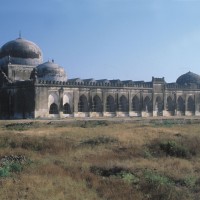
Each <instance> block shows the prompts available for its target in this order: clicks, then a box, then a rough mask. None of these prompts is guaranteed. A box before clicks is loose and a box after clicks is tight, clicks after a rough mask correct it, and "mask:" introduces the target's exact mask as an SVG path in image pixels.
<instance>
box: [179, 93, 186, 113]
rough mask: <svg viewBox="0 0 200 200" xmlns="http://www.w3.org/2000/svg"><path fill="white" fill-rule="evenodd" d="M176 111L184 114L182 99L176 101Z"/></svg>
mask: <svg viewBox="0 0 200 200" xmlns="http://www.w3.org/2000/svg"><path fill="white" fill-rule="evenodd" d="M177 110H178V111H180V112H182V113H183V114H184V113H185V101H184V100H183V98H182V97H179V98H178V101H177Z"/></svg>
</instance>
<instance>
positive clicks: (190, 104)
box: [187, 96, 195, 112]
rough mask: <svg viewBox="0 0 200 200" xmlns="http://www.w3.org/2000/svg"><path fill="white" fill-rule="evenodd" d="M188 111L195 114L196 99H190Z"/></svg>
mask: <svg viewBox="0 0 200 200" xmlns="http://www.w3.org/2000/svg"><path fill="white" fill-rule="evenodd" d="M187 110H188V111H191V112H195V103H194V99H193V98H192V97H191V96H190V97H189V98H188V102H187Z"/></svg>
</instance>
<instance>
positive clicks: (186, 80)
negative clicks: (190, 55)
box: [176, 72, 200, 85]
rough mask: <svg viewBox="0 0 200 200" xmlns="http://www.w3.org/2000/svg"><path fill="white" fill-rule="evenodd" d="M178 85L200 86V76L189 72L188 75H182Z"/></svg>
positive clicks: (177, 81)
mask: <svg viewBox="0 0 200 200" xmlns="http://www.w3.org/2000/svg"><path fill="white" fill-rule="evenodd" d="M176 83H178V84H180V85H188V84H200V76H199V75H198V74H195V73H192V72H188V73H186V74H183V75H181V76H180V77H179V78H178V79H177V80H176Z"/></svg>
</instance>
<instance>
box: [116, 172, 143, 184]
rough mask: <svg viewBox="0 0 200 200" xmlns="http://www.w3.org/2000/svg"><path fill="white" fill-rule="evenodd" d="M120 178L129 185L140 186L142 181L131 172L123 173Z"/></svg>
mask: <svg viewBox="0 0 200 200" xmlns="http://www.w3.org/2000/svg"><path fill="white" fill-rule="evenodd" d="M120 177H121V178H122V179H123V180H124V181H125V182H128V183H133V184H138V183H139V181H140V179H139V178H138V177H137V176H135V175H134V174H133V173H131V172H126V171H122V172H121V173H120Z"/></svg>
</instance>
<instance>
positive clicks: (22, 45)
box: [0, 38, 42, 65]
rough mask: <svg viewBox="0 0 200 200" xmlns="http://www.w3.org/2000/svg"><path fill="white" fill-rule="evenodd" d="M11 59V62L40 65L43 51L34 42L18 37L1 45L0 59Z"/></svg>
mask: <svg viewBox="0 0 200 200" xmlns="http://www.w3.org/2000/svg"><path fill="white" fill-rule="evenodd" d="M6 57H7V59H9V62H10V63H11V64H24V65H39V64H41V63H42V51H41V49H40V48H39V47H38V46H37V45H36V44H35V43H33V42H31V41H28V40H25V39H22V38H17V39H16V40H12V41H10V42H7V43H6V44H4V45H3V46H2V47H1V50H0V59H3V58H4V59H5V58H6Z"/></svg>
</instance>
